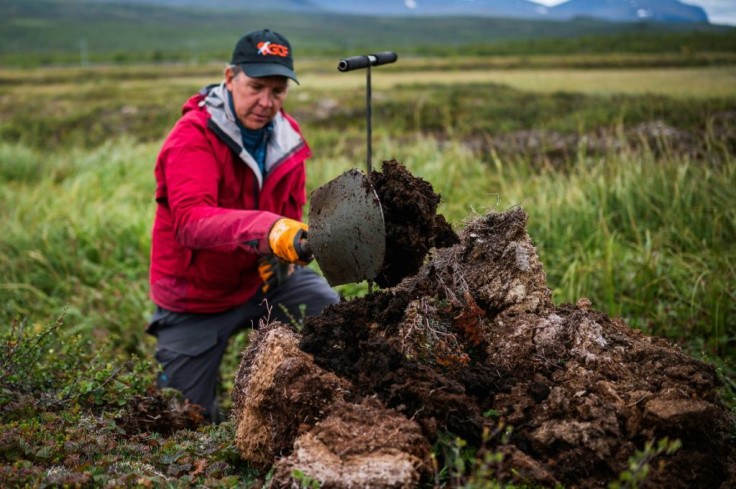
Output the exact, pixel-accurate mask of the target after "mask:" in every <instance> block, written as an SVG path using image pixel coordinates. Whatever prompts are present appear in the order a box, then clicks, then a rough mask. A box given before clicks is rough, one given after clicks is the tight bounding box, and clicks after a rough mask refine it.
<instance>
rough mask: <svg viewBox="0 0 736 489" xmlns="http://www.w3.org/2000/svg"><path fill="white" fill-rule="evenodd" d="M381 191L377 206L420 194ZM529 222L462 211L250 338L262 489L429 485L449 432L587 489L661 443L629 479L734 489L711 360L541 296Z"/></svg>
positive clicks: (495, 471) (244, 372) (497, 470)
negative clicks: (415, 254) (402, 268)
mask: <svg viewBox="0 0 736 489" xmlns="http://www.w3.org/2000/svg"><path fill="white" fill-rule="evenodd" d="M387 168H388V171H386V170H384V178H390V176H391V175H392V174H393V173H392V172H394V170H396V169H397V168H398V169H399V172H398V173H399V174H400V175H401V178H399V180H401V179H402V178H405V175H404V174H403V173H402V172H401V170H400V167H399V166H398V165H397V164H395V162H393V163H392V162H389V163H388V166H387ZM406 185H409V186H410V187H411V188H412V189H414V190H418V191H421V187H420V186H418V185H416V184H411V183H407V184H406ZM378 186H380V187H382V188H384V189H385V188H386V186H387V184H386V183H385V182H380V183H378ZM391 187H392V188H395V189H399V190H398V191H395V193H393V194H391V193H389V192H386V191H385V190H384V193H383V194H382V195H381V198H382V199H384V198H385V199H386V201H388V202H393V201H399V202H400V201H401V200H402V197H403V198H406V202H405V203H404V208H410V207H411V205H413V204H414V201H415V200H417V197H416V196H415V195H414V194H410V193H407V192H406V186H405V184H401V185H395V186H393V185H392V186H391ZM425 192H426V190H425ZM427 195H428V194H427ZM409 200H411V201H412V202H409ZM429 200H430V201H431V200H432V199H431V198H430V199H429ZM429 214H430V212H429V211H427V212H425V213H424V214H423V215H425V216H426V215H429ZM410 217H411V214H408V215H404V217H402V218H400V219H399V221H404V222H408V221H410V220H411V218H410ZM526 219H527V216H526V214H525V213H524V212H523V211H522V210H521V209H518V208H517V209H512V210H509V211H507V212H504V213H491V214H489V215H487V216H485V217H484V218H480V219H477V220H475V221H472V222H470V223H468V224H467V225H466V227H465V228H464V229H463V230H462V231H461V232H460V236H459V243H458V244H456V245H454V246H451V247H446V248H442V249H435V250H433V251H432V252H431V253H430V254H429V259H428V261H427V262H426V263H424V264H423V265H422V266H420V267H419V269H418V271H417V272H416V273H413V274H410V275H407V276H405V277H404V279H403V280H402V281H400V283H398V285H396V286H394V287H392V288H389V289H385V290H380V291H378V292H376V293H373V294H369V295H367V296H366V297H363V298H360V299H354V300H350V301H346V302H343V303H340V304H337V305H335V306H331V307H329V308H327V310H326V311H325V312H324V313H323V314H322V315H321V316H319V317H315V318H309V319H307V321H306V323H305V326H304V330H303V332H302V333H295V332H293V331H291V330H290V329H289V328H288V327H286V326H283V325H278V324H276V325H271V326H270V327H268V328H265V329H264V330H263V331H261V332H259V333H258V335H257V336H256V337H255V338H254V339H253V343H252V345H251V347H250V348H249V350H248V353H247V354H246V357H245V360H244V362H243V364H242V365H241V369H240V372H239V374H238V379H237V381H236V391H237V392H238V394H237V395H236V406H235V408H234V410H233V417H234V421H235V423H236V425H237V426H238V440H237V445H238V447H239V449H240V450H241V454H242V455H243V457H244V458H246V459H248V460H250V461H254V460H255V461H256V462H259V463H261V464H262V466H263V467H264V468H265V467H267V466H268V465H269V463H270V462H272V461H274V460H276V459H279V461H278V463H277V464H276V470H275V475H274V479H273V480H274V487H289V485H290V484H293V483H294V479H293V476H292V474H293V473H294V472H293V471H295V470H296V471H301V472H302V473H303V474H306V475H310V476H314V477H315V478H317V480H321V481H323V482H324V483H325V485H324V487H414V486H416V485H418V484H421V483H430V484H431V483H432V482H433V481H436V479H435V477H436V476H437V474H436V468H433V466H431V462H430V461H428V460H427V455H426V450H427V448H426V447H428V446H442V440H443V439H446V438H444V434H445V433H448V432H449V433H452V434H453V435H454V436H459V437H461V438H463V439H464V440H465V441H466V442H467V443H468V444H469V446H470V447H473V448H474V449H477V450H478V451H479V452H478V453H479V454H480V455H481V456H482V454H484V453H493V454H501V455H502V456H503V458H502V461H501V462H499V463H494V464H493V466H492V467H490V468H491V469H492V475H491V477H494V478H497V479H500V480H504V481H507V482H510V483H517V484H537V485H541V486H543V487H553V486H555V485H556V484H563V485H564V486H565V487H570V488H573V487H581V488H593V487H605V486H606V485H607V483H608V482H609V481H613V480H616V479H617V478H618V477H619V475H620V474H621V473H622V472H624V471H625V470H627V469H628V468H629V458H630V457H632V456H635V453H636V451H637V450H642V449H643V448H644V446H645V443H647V442H648V441H654V442H656V441H658V440H661V439H663V438H665V437H667V438H669V439H670V440H674V439H679V440H680V441H681V442H682V447H681V448H680V449H679V450H678V451H677V452H675V453H674V454H672V455H666V454H662V455H660V456H658V457H657V459H656V460H650V465H651V469H652V470H651V472H650V474H649V477H648V479H647V481H646V482H644V483H643V484H640V486H639V487H672V488H678V487H682V488H685V487H714V488H718V487H721V488H727V487H734V484H736V473H734V462H736V443H735V441H734V440H736V432H735V430H734V420H733V419H732V418H731V416H730V415H729V413H728V410H727V409H726V408H725V407H724V406H723V405H722V403H721V401H720V398H719V395H718V387H719V385H720V381H719V378H718V376H717V374H716V370H715V368H714V366H713V365H711V364H709V363H706V362H702V361H700V360H697V359H694V358H691V357H689V356H687V355H685V354H683V353H682V352H681V351H680V350H679V349H678V348H677V347H676V346H673V345H671V344H669V343H668V342H667V341H665V340H664V339H660V338H656V337H648V336H646V335H644V334H642V333H641V332H639V331H637V330H633V329H631V328H630V327H628V326H627V325H626V324H624V322H623V321H621V320H620V319H615V318H610V317H608V316H606V315H605V314H603V313H601V312H598V311H595V310H594V309H593V308H592V305H591V304H590V301H588V300H587V299H585V298H581V299H579V300H578V301H577V303H576V304H574V305H573V304H563V305H560V306H556V305H555V304H553V303H552V301H551V292H550V290H549V288H548V287H547V284H546V275H545V273H544V269H543V266H542V264H541V262H540V261H539V259H538V257H537V254H536V250H535V248H534V246H533V245H532V244H531V240H530V239H529V236H528V235H527V232H526ZM399 227H400V226H398V227H397V229H398V228H399ZM430 227H431V226H430ZM430 227H427V228H424V229H429V228H430ZM407 229H408V227H407ZM405 232H418V231H416V230H411V231H405ZM425 236H426V235H425ZM397 241H400V240H399V239H398V238H397ZM426 242H431V240H430V241H426ZM405 249H406V250H408V248H405ZM394 259H399V260H404V259H405V258H394ZM400 278H401V274H398V273H397V274H396V275H391V280H390V282H395V281H397V280H399V279H400ZM287 345H288V346H287ZM297 345H298V348H297ZM305 380H306V381H305ZM369 411H370V413H369ZM276 412H278V414H276ZM361 413H362V414H361ZM383 420H385V423H386V424H384V421H383ZM284 425H288V426H289V428H288V429H287V428H284ZM506 426H513V432H511V433H510V434H507V436H503V435H502V433H503V432H504V427H506ZM391 434H395V435H396V436H398V438H397V439H396V440H397V441H396V443H395V444H392V443H391V440H392V438H391ZM399 434H401V435H400V436H399ZM417 437H419V438H417ZM254 438H257V439H258V440H260V441H259V443H260V444H256V445H254V444H253V441H252V440H253V439H254ZM438 444H439V445H438ZM263 454H266V456H265V457H264V456H263ZM438 455H439V456H440V458H441V457H442V456H443V455H442V453H441V451H440V453H439V454H438ZM448 462H449V460H442V459H441V460H439V463H440V464H443V463H448ZM440 466H441V465H440ZM376 467H381V470H376ZM348 474H350V476H349V477H348Z"/></svg>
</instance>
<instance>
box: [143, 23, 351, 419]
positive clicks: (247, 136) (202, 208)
mask: <svg viewBox="0 0 736 489" xmlns="http://www.w3.org/2000/svg"><path fill="white" fill-rule="evenodd" d="M289 79H291V80H294V81H295V82H297V83H298V80H297V77H296V74H295V73H294V66H293V58H292V53H291V46H290V44H289V42H288V41H287V40H286V38H284V37H283V36H281V35H280V34H278V33H276V32H272V31H270V30H261V31H256V32H251V33H250V34H247V35H245V36H244V37H242V38H241V39H240V40H239V41H238V43H237V44H236V46H235V49H234V51H233V56H232V60H231V63H230V65H229V66H228V67H227V68H226V69H225V79H224V81H223V82H222V83H220V84H219V85H211V86H208V87H206V88H204V89H203V90H202V91H200V93H199V94H197V95H195V96H193V97H192V98H190V99H189V101H188V102H187V103H185V104H184V107H183V115H182V117H181V118H180V119H179V121H178V122H177V123H176V125H175V126H174V128H173V129H172V131H171V133H170V134H169V135H168V137H167V139H166V141H165V142H164V145H163V148H162V149H161V152H160V154H159V156H158V159H157V161H156V170H155V175H156V185H157V186H156V202H157V209H156V218H155V222H154V225H153V239H152V249H151V270H150V285H151V298H152V300H153V302H154V303H155V304H156V309H155V312H154V314H153V317H152V319H151V324H150V326H149V329H148V332H149V333H150V334H152V335H154V336H156V338H157V340H158V343H157V350H156V359H157V360H158V362H159V363H160V364H161V365H162V367H163V373H162V374H160V375H159V386H160V387H172V388H175V389H178V390H180V391H181V392H182V393H183V394H184V395H185V396H186V397H187V398H189V399H190V401H191V402H193V403H195V404H199V405H201V406H202V407H204V409H205V411H204V415H205V418H206V419H207V420H209V421H212V422H218V421H220V414H219V410H218V405H217V400H216V385H217V378H218V368H219V365H220V362H221V360H222V356H223V354H224V352H225V348H226V346H227V343H228V339H229V338H230V337H231V336H232V335H233V334H235V333H236V332H237V331H239V330H241V329H243V328H247V327H255V326H258V323H259V321H261V320H280V321H283V322H286V323H289V322H290V321H292V320H299V319H301V318H302V316H303V315H304V314H306V315H317V314H319V313H320V312H321V311H322V309H323V308H324V307H325V306H326V305H328V304H333V303H336V302H338V299H339V298H338V295H337V294H336V293H335V292H334V291H333V290H332V289H331V288H330V287H329V285H328V284H327V282H325V280H324V279H323V278H322V277H320V276H319V275H318V274H317V273H316V272H314V271H313V270H311V269H309V268H307V267H305V266H304V265H306V264H307V263H308V262H309V261H310V260H311V256H309V254H308V253H307V252H305V249H304V246H303V245H304V243H305V239H306V235H307V226H306V225H305V224H304V223H302V222H300V221H301V217H302V206H303V205H304V204H305V202H306V188H305V165H304V161H305V160H306V159H307V158H309V157H310V156H311V151H310V149H309V147H308V146H307V143H306V142H305V141H304V139H303V137H302V134H301V132H300V129H299V126H298V124H297V123H296V121H294V120H293V119H292V118H291V117H289V116H288V115H287V114H286V113H285V112H284V110H283V109H282V105H283V103H284V100H285V98H286V95H287V92H288V83H289Z"/></svg>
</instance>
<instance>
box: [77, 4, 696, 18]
mask: <svg viewBox="0 0 736 489" xmlns="http://www.w3.org/2000/svg"><path fill="white" fill-rule="evenodd" d="M90 1H93V2H106V3H122V2H123V0H90ZM126 1H127V3H138V4H148V5H158V6H168V7H182V6H186V7H197V8H199V9H207V10H215V9H220V10H223V9H227V10H235V9H237V10H243V9H247V10H262V11H274V12H275V11H289V12H304V13H314V14H319V13H333V14H342V15H371V16H375V17H438V16H453V17H459V16H466V17H501V18H503V17H505V18H513V19H527V20H559V21H566V20H571V19H575V18H579V17H586V18H591V19H598V20H605V21H608V22H642V21H646V22H666V23H669V22H677V23H708V16H707V14H706V13H705V10H703V9H702V8H701V7H697V6H694V5H688V4H684V3H682V2H680V1H679V0H568V1H567V2H564V3H561V4H559V5H556V6H554V7H545V6H543V5H541V4H539V3H536V2H533V1H531V0H371V1H370V2H366V1H364V0H266V1H263V2H256V1H251V0H208V1H207V2H202V0H126Z"/></svg>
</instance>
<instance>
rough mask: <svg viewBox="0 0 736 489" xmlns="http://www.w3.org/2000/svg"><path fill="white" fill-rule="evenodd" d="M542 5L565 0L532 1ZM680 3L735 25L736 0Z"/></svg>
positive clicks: (714, 21)
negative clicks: (702, 9) (694, 6)
mask: <svg viewBox="0 0 736 489" xmlns="http://www.w3.org/2000/svg"><path fill="white" fill-rule="evenodd" d="M532 1H534V2H537V3H541V4H543V5H557V4H558V3H562V2H564V1H565V0H532ZM682 3H689V4H690V5H697V6H699V7H703V8H704V9H705V13H707V14H708V19H710V21H711V23H712V24H730V25H736V0H684V1H683V2H682Z"/></svg>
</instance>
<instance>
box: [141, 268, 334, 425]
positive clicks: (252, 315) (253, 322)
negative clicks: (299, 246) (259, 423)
mask: <svg viewBox="0 0 736 489" xmlns="http://www.w3.org/2000/svg"><path fill="white" fill-rule="evenodd" d="M339 300H340V298H339V296H338V295H337V293H336V292H335V291H333V290H332V289H331V288H330V286H329V285H328V284H327V282H326V281H325V279H324V278H322V277H321V276H320V275H319V274H317V273H316V272H315V271H314V270H312V269H310V268H307V267H299V266H298V267H296V271H295V272H294V274H293V275H291V277H289V279H288V280H287V281H286V282H285V283H283V284H282V285H280V286H279V287H278V288H276V289H275V290H272V291H269V292H268V293H267V294H263V293H261V292H260V291H259V293H257V294H256V295H255V297H253V298H252V299H251V300H249V301H248V302H246V303H244V304H242V305H241V306H238V307H236V308H234V309H231V310H229V311H225V312H222V313H218V314H191V313H180V312H173V311H169V310H166V309H163V308H161V307H159V306H156V310H155V312H154V314H153V316H152V318H151V323H150V325H149V327H148V330H147V332H148V333H149V334H151V335H153V336H155V337H156V339H157V345H156V360H157V361H158V362H159V363H160V364H161V366H162V369H163V372H161V373H160V374H159V376H158V386H159V388H163V387H171V388H174V389H176V390H178V391H180V392H182V393H183V394H184V396H185V397H186V398H188V399H189V401H190V402H192V403H193V404H198V405H200V406H202V407H203V408H204V411H203V413H202V414H203V415H204V417H205V419H206V420H207V421H209V422H214V423H217V422H220V421H222V417H221V414H220V410H219V406H218V403H217V386H218V372H219V367H220V362H221V361H222V357H223V355H224V354H225V349H226V347H227V344H228V340H229V339H230V337H231V336H232V335H234V334H235V333H237V332H238V331H240V330H243V329H245V328H256V327H258V324H259V321H260V320H261V319H265V318H267V317H270V319H271V321H275V320H278V321H281V322H284V323H286V324H289V323H290V322H291V321H292V318H295V319H297V320H299V319H301V318H302V316H304V315H306V316H316V315H318V314H320V313H321V312H322V309H323V308H324V307H325V306H327V305H329V304H335V303H337V302H339ZM282 307H283V308H286V310H287V311H288V314H287V313H286V312H285V311H284V310H283V309H282ZM269 309H270V311H269Z"/></svg>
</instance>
